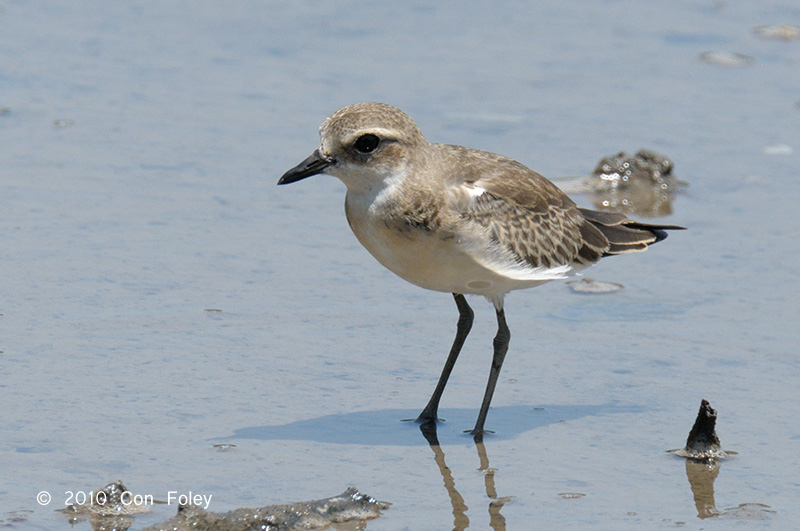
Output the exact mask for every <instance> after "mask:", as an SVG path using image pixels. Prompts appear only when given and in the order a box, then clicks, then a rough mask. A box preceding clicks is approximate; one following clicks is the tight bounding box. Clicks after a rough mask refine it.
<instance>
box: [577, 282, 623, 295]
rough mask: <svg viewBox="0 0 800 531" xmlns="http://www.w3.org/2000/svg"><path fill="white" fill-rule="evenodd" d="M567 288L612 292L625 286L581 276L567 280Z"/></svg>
mask: <svg viewBox="0 0 800 531" xmlns="http://www.w3.org/2000/svg"><path fill="white" fill-rule="evenodd" d="M567 285H568V286H569V288H570V289H571V290H572V291H574V292H575V293H590V294H595V295H596V294H600V293H614V292H615V291H619V290H621V289H624V288H625V286H623V285H622V284H620V283H618V282H607V281H605V280H595V279H593V278H582V279H580V280H570V281H569V282H567Z"/></svg>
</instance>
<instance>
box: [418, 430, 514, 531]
mask: <svg viewBox="0 0 800 531" xmlns="http://www.w3.org/2000/svg"><path fill="white" fill-rule="evenodd" d="M419 429H420V431H421V432H422V436H423V437H425V440H426V441H428V444H429V445H430V447H431V450H433V460H434V461H435V462H436V465H437V466H438V467H439V473H440V474H441V475H442V481H443V482H444V488H445V490H447V495H448V496H449V497H450V504H451V506H452V507H453V529H454V530H455V531H463V530H464V529H467V528H468V527H469V517H468V516H467V510H468V509H469V507H467V504H466V503H464V497H463V496H461V493H459V492H458V489H457V488H456V484H455V480H454V479H453V474H452V473H451V472H450V469H449V468H448V466H447V463H446V462H445V455H444V450H443V449H442V447H441V445H440V444H439V437H438V436H437V434H436V423H435V422H424V423H422V424H420V427H419ZM475 448H476V449H477V451H478V461H479V463H480V466H479V468H478V471H480V472H483V478H484V484H485V488H486V495H487V496H488V497H489V499H490V500H491V501H490V502H489V525H490V526H491V528H492V529H494V530H495V531H505V529H506V519H505V517H504V516H503V515H502V514H500V510H501V509H502V508H503V506H504V505H505V504H506V503H507V502H508V501H509V500H510V499H511V498H510V497H498V496H497V488H496V486H495V481H494V475H495V469H494V468H491V467H490V466H489V456H488V455H487V453H486V446H484V444H483V442H482V441H480V440H478V439H477V438H476V440H475Z"/></svg>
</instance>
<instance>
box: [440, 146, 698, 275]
mask: <svg viewBox="0 0 800 531" xmlns="http://www.w3.org/2000/svg"><path fill="white" fill-rule="evenodd" d="M448 147H449V148H451V149H452V148H453V147H451V146H448ZM459 151H460V150H459ZM469 154H470V155H472V157H473V160H472V162H471V164H468V165H467V166H466V168H467V174H468V175H467V176H466V177H465V178H464V179H463V181H462V183H463V185H464V186H468V187H471V188H474V189H475V190H479V189H483V190H484V191H483V193H480V194H477V193H476V194H473V195H472V198H471V200H470V201H469V202H468V203H466V204H464V205H463V207H462V209H461V215H462V217H464V218H466V219H468V220H471V221H474V222H476V223H479V224H480V225H482V226H484V227H486V228H488V229H489V230H490V234H491V237H492V239H493V240H494V241H496V242H497V243H498V244H500V245H502V246H503V247H505V248H507V249H509V250H510V251H511V252H512V253H513V254H514V255H515V256H516V257H518V258H519V259H520V260H521V261H523V262H525V263H527V264H529V265H531V266H533V267H546V268H552V267H558V266H562V265H590V264H592V263H594V262H597V261H598V260H599V259H600V258H602V257H604V256H609V255H612V254H621V253H626V252H634V251H643V250H645V249H646V248H647V246H648V245H649V244H652V243H656V242H658V241H660V240H663V239H664V238H666V232H664V230H666V229H679V228H682V227H676V226H671V225H648V224H644V223H638V222H635V221H632V220H629V219H628V218H627V217H625V216H624V215H622V214H616V213H607V212H596V211H593V210H587V209H582V208H578V207H577V205H575V203H574V202H573V201H572V200H571V199H570V198H569V197H568V196H567V195H566V194H565V193H564V192H563V191H562V190H561V189H559V188H558V187H557V186H556V185H554V184H553V183H551V182H550V181H549V180H547V179H545V178H544V177H542V176H541V175H539V174H538V173H536V172H534V171H533V170H531V169H529V168H527V167H526V166H524V165H522V164H520V163H518V162H516V161H514V160H511V159H508V158H505V157H501V156H499V155H495V154H493V153H487V152H476V151H473V150H470V153H469ZM459 155H460V156H461V161H462V163H463V161H464V156H465V155H466V153H465V152H463V151H460V153H459ZM462 167H463V166H462Z"/></svg>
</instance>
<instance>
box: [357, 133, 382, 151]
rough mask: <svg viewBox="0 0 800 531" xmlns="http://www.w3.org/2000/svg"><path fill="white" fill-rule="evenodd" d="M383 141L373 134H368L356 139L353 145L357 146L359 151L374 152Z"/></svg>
mask: <svg viewBox="0 0 800 531" xmlns="http://www.w3.org/2000/svg"><path fill="white" fill-rule="evenodd" d="M380 143H381V139H380V138H378V137H377V136H375V135H373V134H369V133H368V134H366V135H361V136H360V137H358V140H356V143H355V144H353V147H355V148H356V151H358V152H359V153H372V152H373V151H375V149H376V148H377V147H378V144H380Z"/></svg>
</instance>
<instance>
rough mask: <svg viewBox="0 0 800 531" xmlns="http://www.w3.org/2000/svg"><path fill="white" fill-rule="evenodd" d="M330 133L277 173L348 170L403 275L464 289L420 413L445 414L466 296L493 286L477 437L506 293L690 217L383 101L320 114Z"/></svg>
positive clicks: (354, 214)
mask: <svg viewBox="0 0 800 531" xmlns="http://www.w3.org/2000/svg"><path fill="white" fill-rule="evenodd" d="M320 138H321V143H320V145H319V147H318V148H317V149H316V150H315V151H314V153H312V154H311V156H309V157H308V158H307V159H306V160H304V161H303V162H301V163H300V164H298V165H297V166H296V167H294V168H292V169H291V170H289V171H287V172H286V173H285V174H284V175H283V176H282V177H281V178H280V180H279V181H278V184H289V183H293V182H296V181H299V180H301V179H305V178H306V177H310V176H312V175H316V174H320V173H322V174H327V175H333V176H334V177H338V178H339V179H341V181H342V182H343V183H344V184H345V185H346V187H347V196H346V198H345V212H346V215H347V221H348V222H349V223H350V227H351V228H352V230H353V232H354V233H355V235H356V237H357V238H358V240H359V241H360V242H361V244H362V245H363V246H364V247H366V248H367V250H368V251H369V252H370V253H372V255H373V256H374V257H375V258H377V259H378V261H379V262H380V263H381V264H383V265H384V266H385V267H387V268H388V269H389V270H391V271H393V272H394V273H396V274H397V275H399V276H400V277H402V278H404V279H405V280H407V281H409V282H411V283H413V284H416V285H417V286H421V287H423V288H427V289H430V290H435V291H443V292H449V293H452V294H453V296H454V297H455V302H456V305H457V307H458V311H459V319H458V325H457V329H456V337H455V341H454V342H453V346H452V348H451V349H450V354H449V356H448V358H447V362H446V363H445V366H444V369H443V370H442V374H441V376H440V377H439V382H438V384H437V386H436V389H435V390H434V392H433V395H432V396H431V398H430V401H429V402H428V404H427V406H425V409H423V411H422V413H420V415H419V417H418V419H417V420H418V421H420V422H423V423H435V422H436V421H437V420H438V416H437V412H438V408H439V400H440V398H441V396H442V393H443V392H444V388H445V385H446V384H447V379H448V377H449V376H450V372H451V371H452V369H453V366H454V365H455V363H456V359H457V358H458V354H459V352H460V351H461V347H462V345H463V344H464V340H465V339H466V337H467V334H469V331H470V328H471V327H472V320H473V312H472V309H471V308H470V307H469V305H468V304H467V300H466V298H465V297H464V295H465V294H474V295H483V296H484V297H486V298H487V299H489V301H491V302H492V304H494V308H495V311H496V313H497V325H498V330H497V335H496V336H495V338H494V357H493V359H492V365H491V370H490V373H489V381H488V383H487V385H486V391H485V394H484V397H483V403H482V404H481V409H480V413H479V414H478V420H477V422H476V423H475V427H474V428H473V429H472V430H471V431H470V433H472V434H473V435H474V436H475V438H476V440H480V439H482V437H483V434H484V432H485V430H484V423H485V421H486V414H487V412H488V410H489V404H490V403H491V400H492V394H493V393H494V388H495V385H496V384H497V378H498V376H499V374H500V368H501V367H502V365H503V359H504V358H505V355H506V351H507V350H508V342H509V339H510V333H509V330H508V326H507V325H506V319H505V314H504V312H503V298H504V297H505V295H506V294H507V293H508V292H509V291H511V290H515V289H522V288H530V287H533V286H538V285H539V284H543V283H544V282H548V281H550V280H555V279H559V278H565V277H566V276H568V275H570V274H573V273H575V272H576V271H579V270H580V269H583V268H585V267H587V266H589V265H592V264H593V263H595V262H597V261H598V260H600V259H601V258H603V257H604V256H609V255H614V254H623V253H629V252H637V251H644V250H645V249H647V246H648V245H650V244H652V243H656V242H658V241H661V240H663V239H664V238H666V237H667V233H666V232H664V231H665V230H666V229H680V228H682V227H677V226H672V225H650V224H645V223H639V222H636V221H632V220H630V219H628V218H627V217H625V216H624V215H622V214H616V213H611V212H596V211H593V210H587V209H584V208H579V207H578V206H576V205H575V203H574V202H573V201H572V200H571V199H570V198H569V197H567V195H566V194H565V193H564V192H562V191H561V190H560V189H559V188H557V187H556V186H555V185H554V184H553V183H551V182H550V181H548V180H547V179H545V178H544V177H542V176H541V175H539V174H538V173H536V172H534V171H532V170H530V169H529V168H527V167H526V166H524V165H522V164H520V163H519V162H516V161H514V160H511V159H509V158H506V157H503V156H501V155H496V154H494V153H488V152H486V151H479V150H475V149H469V148H465V147H461V146H454V145H446V144H434V143H431V142H428V141H427V140H426V139H425V137H424V136H422V133H421V132H420V130H419V128H418V127H417V125H416V124H415V123H414V121H412V120H411V118H409V117H408V115H406V114H405V113H404V112H403V111H401V110H399V109H397V108H395V107H392V106H390V105H386V104H383V103H359V104H355V105H350V106H348V107H344V108H342V109H339V110H338V111H336V112H335V113H334V114H333V115H331V116H329V117H328V118H327V119H325V121H324V122H323V123H322V126H321V127H320Z"/></svg>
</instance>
